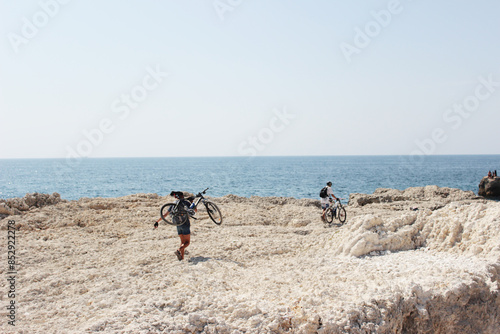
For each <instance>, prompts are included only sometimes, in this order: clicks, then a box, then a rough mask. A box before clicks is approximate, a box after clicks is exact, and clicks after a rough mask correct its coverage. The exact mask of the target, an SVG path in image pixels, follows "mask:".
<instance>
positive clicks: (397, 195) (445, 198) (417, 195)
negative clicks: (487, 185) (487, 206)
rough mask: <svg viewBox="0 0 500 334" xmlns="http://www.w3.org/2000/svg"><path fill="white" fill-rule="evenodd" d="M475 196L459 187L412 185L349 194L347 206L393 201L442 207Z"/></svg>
mask: <svg viewBox="0 0 500 334" xmlns="http://www.w3.org/2000/svg"><path fill="white" fill-rule="evenodd" d="M474 198H476V196H475V195H474V192H472V191H463V190H460V189H454V188H447V187H442V188H441V187H438V186H425V187H412V188H408V189H405V190H397V189H385V188H378V189H376V190H375V191H374V192H373V194H351V195H350V196H349V206H352V207H362V206H365V205H367V204H373V203H376V204H382V203H393V202H401V204H403V203H404V202H406V203H408V205H410V206H411V205H413V206H415V205H416V204H418V203H422V202H426V203H427V204H429V205H430V206H429V205H427V206H429V208H430V209H432V208H439V207H442V206H443V205H444V204H446V203H449V202H452V201H460V200H467V199H474Z"/></svg>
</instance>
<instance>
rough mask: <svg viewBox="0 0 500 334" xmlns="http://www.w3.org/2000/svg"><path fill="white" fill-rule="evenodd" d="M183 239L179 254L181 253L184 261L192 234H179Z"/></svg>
mask: <svg viewBox="0 0 500 334" xmlns="http://www.w3.org/2000/svg"><path fill="white" fill-rule="evenodd" d="M179 237H180V238H181V246H180V247H179V252H180V253H181V258H182V259H183V260H184V250H185V249H186V248H187V246H189V244H190V242H191V234H179Z"/></svg>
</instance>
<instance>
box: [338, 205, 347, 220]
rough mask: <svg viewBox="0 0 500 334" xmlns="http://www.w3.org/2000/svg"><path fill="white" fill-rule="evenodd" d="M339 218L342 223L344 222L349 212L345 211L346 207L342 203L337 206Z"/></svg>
mask: <svg viewBox="0 0 500 334" xmlns="http://www.w3.org/2000/svg"><path fill="white" fill-rule="evenodd" d="M337 218H338V219H339V221H340V222H341V223H342V224H344V223H345V220H346V219H347V213H346V212H345V209H344V207H343V206H342V205H339V207H338V208H337Z"/></svg>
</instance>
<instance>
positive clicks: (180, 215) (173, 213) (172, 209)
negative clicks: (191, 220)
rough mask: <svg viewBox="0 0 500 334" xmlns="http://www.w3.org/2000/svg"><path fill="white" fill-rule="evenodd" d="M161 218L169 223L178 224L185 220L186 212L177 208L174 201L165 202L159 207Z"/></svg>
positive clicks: (186, 218)
mask: <svg viewBox="0 0 500 334" xmlns="http://www.w3.org/2000/svg"><path fill="white" fill-rule="evenodd" d="M160 215H161V218H162V219H163V220H164V221H165V222H166V223H167V224H169V225H173V226H180V225H182V224H184V223H186V222H187V220H188V213H187V212H186V211H185V210H182V209H179V207H178V206H177V205H176V204H175V203H167V204H165V205H164V206H162V207H161V210H160Z"/></svg>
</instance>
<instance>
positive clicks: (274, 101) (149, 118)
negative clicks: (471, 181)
mask: <svg viewBox="0 0 500 334" xmlns="http://www.w3.org/2000/svg"><path fill="white" fill-rule="evenodd" d="M0 36H1V44H0V126H1V132H0V143H1V144H0V158H53V157H61V158H62V157H68V156H90V157H127V156H131V157H143V156H144V157H147V156H239V155H242V156H245V155H261V156H267V155H379V154H398V155H399V154H500V146H499V145H498V142H499V134H498V133H499V132H498V124H500V112H499V111H500V43H499V41H500V38H499V37H500V2H499V1H497V0H484V1H465V0H453V1H452V0H443V1H430V0H413V1H410V0H401V1H396V0H390V1H345V0H342V1H340V0H329V1H326V0H319V1H314V2H311V1H276V0H265V1H264V0H216V1H212V0H204V1H178V0H177V1H173V0H163V1H152V0H145V1H118V0H109V1H82V0H72V1H68V0H64V1H63V0H60V1H58V0H41V1H7V0H0Z"/></svg>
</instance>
